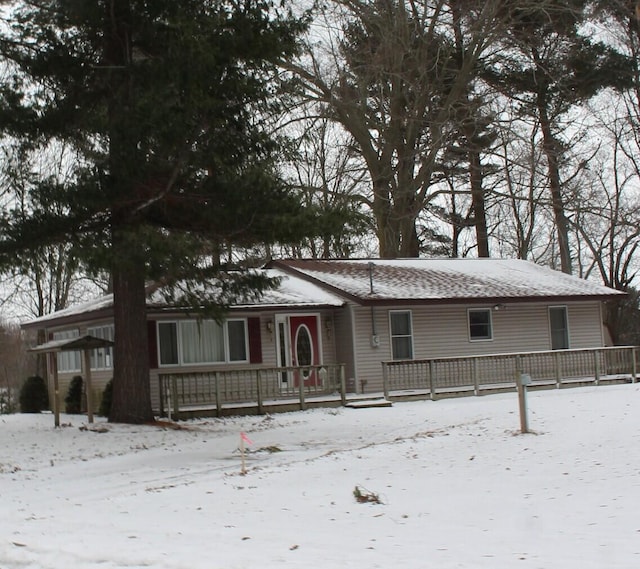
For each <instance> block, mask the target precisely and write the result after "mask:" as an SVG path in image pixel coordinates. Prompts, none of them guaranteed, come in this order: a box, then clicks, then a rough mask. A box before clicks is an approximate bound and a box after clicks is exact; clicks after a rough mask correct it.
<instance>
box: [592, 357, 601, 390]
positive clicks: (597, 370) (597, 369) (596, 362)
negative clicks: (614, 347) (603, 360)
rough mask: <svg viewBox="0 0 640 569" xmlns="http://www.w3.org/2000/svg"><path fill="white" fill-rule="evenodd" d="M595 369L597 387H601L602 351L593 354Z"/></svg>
mask: <svg viewBox="0 0 640 569" xmlns="http://www.w3.org/2000/svg"><path fill="white" fill-rule="evenodd" d="M593 369H594V370H595V375H596V385H600V350H595V351H594V352H593Z"/></svg>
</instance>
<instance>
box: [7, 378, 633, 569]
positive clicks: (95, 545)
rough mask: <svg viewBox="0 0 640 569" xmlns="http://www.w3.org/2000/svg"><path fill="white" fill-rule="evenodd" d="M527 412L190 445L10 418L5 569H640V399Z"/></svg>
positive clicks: (325, 426) (508, 410)
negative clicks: (523, 417)
mask: <svg viewBox="0 0 640 569" xmlns="http://www.w3.org/2000/svg"><path fill="white" fill-rule="evenodd" d="M528 401H529V425H530V428H531V429H532V430H533V431H535V434H527V435H522V434H519V425H520V423H519V418H518V402H517V396H516V394H515V393H513V394H502V395H491V396H484V397H468V398H460V399H450V400H443V401H437V402H430V401H423V402H413V403H396V404H394V405H393V407H390V408H373V409H322V410H314V411H307V412H299V413H289V414H279V415H273V416H266V417H234V418H230V419H207V420H196V421H190V422H185V423H180V427H181V428H180V429H170V428H166V427H165V428H163V427H160V426H139V427H134V426H125V425H110V424H106V423H101V422H99V423H96V424H94V425H87V424H86V423H85V422H84V421H85V418H84V417H81V416H63V417H62V421H63V423H64V424H65V426H64V427H62V428H59V429H54V427H53V417H52V416H51V415H11V416H6V415H5V416H0V569H14V568H24V567H28V568H33V569H36V568H37V569H49V568H51V569H53V568H56V569H58V568H60V569H80V568H82V569H87V568H93V567H99V568H104V569H111V568H120V567H128V568H141V567H152V568H158V569H163V568H167V569H199V568H203V569H204V568H206V569H216V568H220V569H239V568H247V569H248V568H251V569H264V568H270V567H291V568H302V567H307V568H314V569H316V568H327V569H328V568H331V569H334V568H357V569H369V568H374V567H381V568H385V569H389V568H390V567H391V568H398V569H413V568H416V569H417V568H425V569H429V568H434V569H450V568H468V569H472V568H476V567H477V568H491V569H511V568H522V569H530V568H539V569H553V568H558V569H603V568H606V569H615V568H621V569H622V568H624V569H631V568H635V567H640V444H638V433H639V432H640V386H639V385H637V384H635V385H620V386H610V387H593V388H577V389H566V390H560V391H555V390H551V391H539V392H532V393H529V397H528ZM241 432H245V433H246V435H247V437H248V438H249V439H250V440H251V441H252V443H253V444H252V445H250V446H248V447H247V451H248V452H247V455H246V470H247V472H246V474H245V475H242V474H241V456H240V452H239V446H240V433H241ZM356 486H358V487H359V488H360V489H361V491H362V492H363V493H366V492H370V493H372V494H373V496H372V497H373V498H376V497H377V498H378V499H379V501H380V502H381V503H371V502H370V503H359V502H358V501H356V499H355V497H354V494H353V491H354V488H355V487H356Z"/></svg>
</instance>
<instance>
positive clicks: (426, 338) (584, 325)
mask: <svg viewBox="0 0 640 569" xmlns="http://www.w3.org/2000/svg"><path fill="white" fill-rule="evenodd" d="M549 306H566V307H567V315H568V321H569V347H570V348H575V349H578V348H593V347H600V346H603V345H604V339H603V330H602V322H601V313H600V303H598V302H583V303H577V302H574V303H565V304H543V303H535V304H533V303H532V304H524V303H521V304H513V305H509V306H507V307H506V309H503V310H494V309H493V305H474V306H473V307H472V308H487V309H491V320H492V332H493V334H492V339H491V340H477V341H472V340H470V338H469V325H468V319H467V310H468V308H471V307H470V306H466V305H455V306H451V305H442V306H430V307H426V306H425V307H411V306H404V307H395V306H394V307H393V308H392V309H390V308H388V307H385V308H375V310H374V322H375V327H376V331H377V334H378V338H379V347H377V348H374V347H372V346H371V334H372V319H371V309H370V308H367V307H361V306H359V307H355V309H354V312H355V326H354V330H355V345H356V354H357V357H356V366H357V382H358V387H359V388H360V386H361V385H362V380H365V381H366V386H365V388H364V390H365V391H366V392H372V391H381V390H382V368H381V364H380V362H381V361H388V360H391V359H392V353H391V345H390V333H389V312H390V310H410V311H411V316H412V328H413V352H414V353H413V357H414V359H429V358H441V357H455V356H471V355H486V354H499V353H511V352H530V351H544V350H550V349H551V338H550V329H549V314H548V311H549ZM359 390H360V389H359Z"/></svg>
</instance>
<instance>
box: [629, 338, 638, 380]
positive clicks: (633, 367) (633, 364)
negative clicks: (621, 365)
mask: <svg viewBox="0 0 640 569" xmlns="http://www.w3.org/2000/svg"><path fill="white" fill-rule="evenodd" d="M636 366H637V363H636V347H635V346H634V347H633V348H631V383H635V382H636V381H638V378H637V376H636V373H637V367H636Z"/></svg>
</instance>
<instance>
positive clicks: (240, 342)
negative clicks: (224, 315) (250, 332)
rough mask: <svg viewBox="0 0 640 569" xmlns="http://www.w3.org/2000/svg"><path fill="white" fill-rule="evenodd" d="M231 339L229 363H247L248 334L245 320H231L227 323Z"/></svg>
mask: <svg viewBox="0 0 640 569" xmlns="http://www.w3.org/2000/svg"><path fill="white" fill-rule="evenodd" d="M227 335H228V337H229V361H232V362H244V361H247V359H249V358H247V333H246V326H245V321H244V320H229V321H228V322H227Z"/></svg>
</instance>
